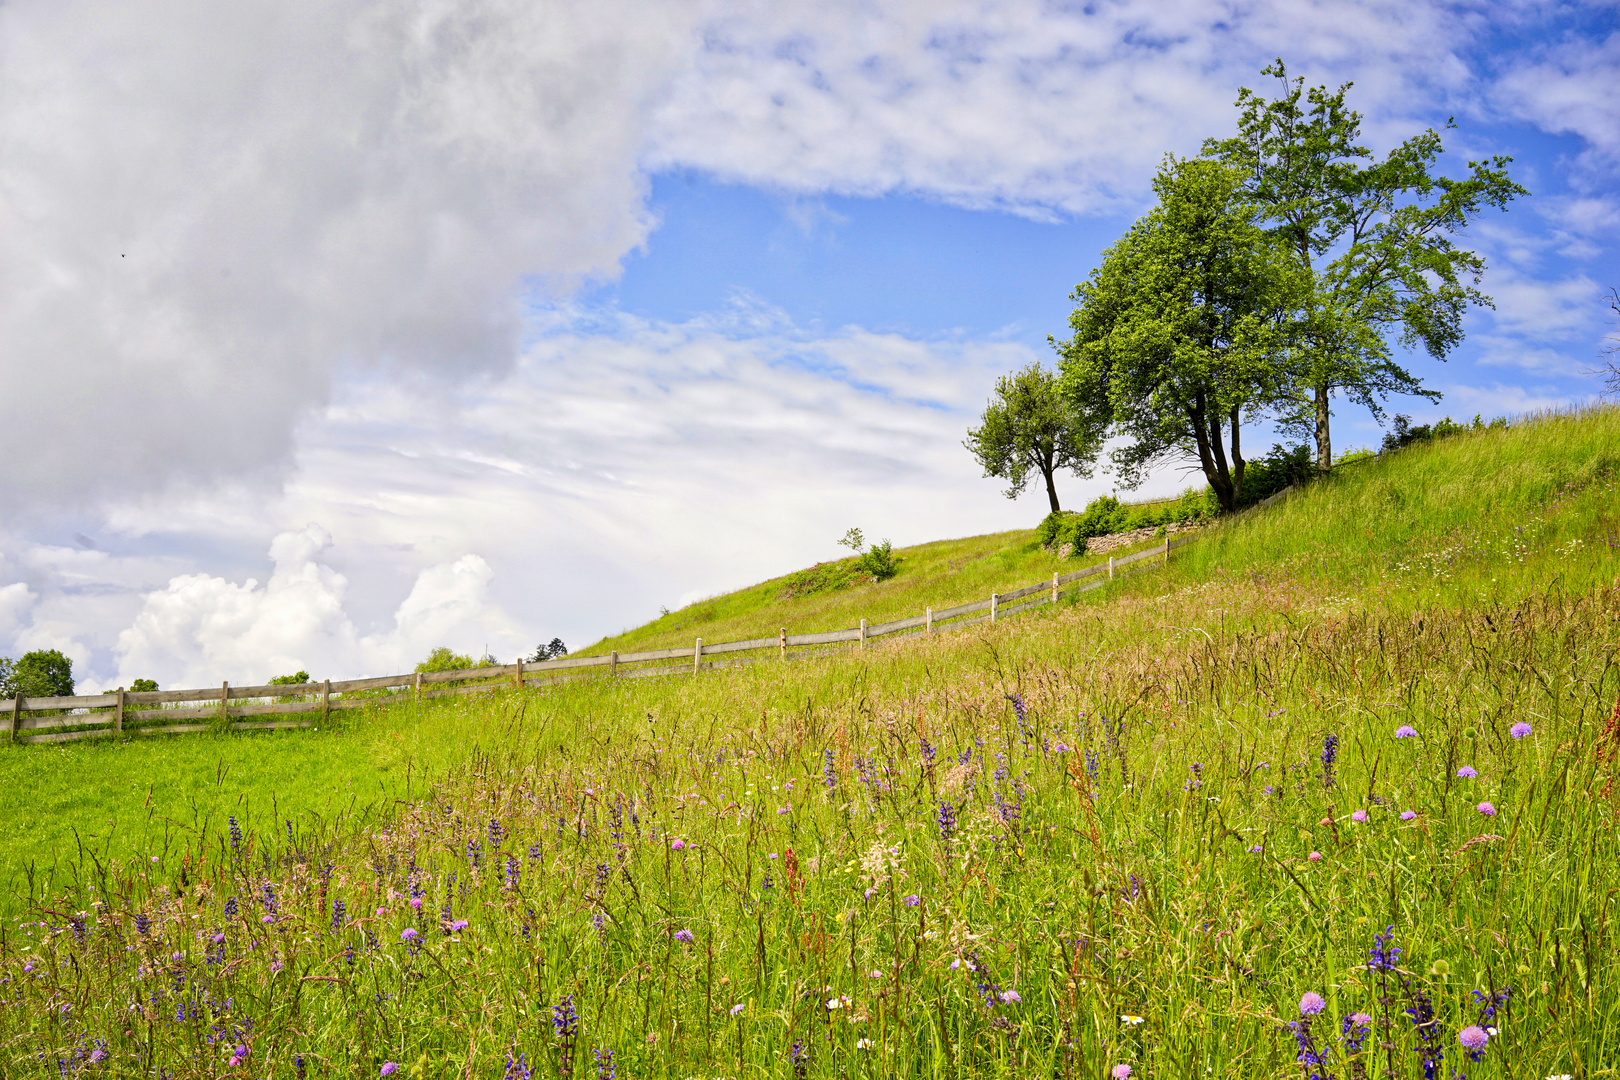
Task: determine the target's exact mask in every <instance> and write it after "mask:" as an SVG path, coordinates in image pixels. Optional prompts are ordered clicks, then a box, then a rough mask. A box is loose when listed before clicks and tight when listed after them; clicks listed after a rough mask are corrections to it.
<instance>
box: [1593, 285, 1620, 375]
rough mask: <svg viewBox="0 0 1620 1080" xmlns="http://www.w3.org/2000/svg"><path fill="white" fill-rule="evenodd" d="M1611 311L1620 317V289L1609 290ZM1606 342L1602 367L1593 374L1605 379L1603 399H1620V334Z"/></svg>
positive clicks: (1618, 323)
mask: <svg viewBox="0 0 1620 1080" xmlns="http://www.w3.org/2000/svg"><path fill="white" fill-rule="evenodd" d="M1609 309H1610V310H1611V311H1613V312H1614V313H1615V314H1616V315H1620V289H1610V290H1609ZM1616 325H1620V321H1617V323H1616ZM1605 340H1607V341H1608V344H1607V345H1606V346H1604V349H1603V354H1602V355H1603V362H1602V366H1600V367H1599V368H1597V369H1596V370H1595V371H1592V372H1591V374H1593V375H1597V376H1600V377H1601V378H1602V379H1603V392H1602V394H1601V396H1602V397H1610V398H1620V334H1610V335H1609V336H1608V338H1606V339H1605Z"/></svg>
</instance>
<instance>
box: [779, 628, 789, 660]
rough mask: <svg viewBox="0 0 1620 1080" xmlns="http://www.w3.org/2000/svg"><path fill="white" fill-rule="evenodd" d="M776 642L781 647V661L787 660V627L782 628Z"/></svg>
mask: <svg viewBox="0 0 1620 1080" xmlns="http://www.w3.org/2000/svg"><path fill="white" fill-rule="evenodd" d="M777 640H778V641H779V642H780V643H781V646H782V659H784V660H786V659H787V627H785V626H784V627H782V633H781V635H780V636H779V637H778V638H777Z"/></svg>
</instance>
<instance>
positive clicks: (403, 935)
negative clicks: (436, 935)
mask: <svg viewBox="0 0 1620 1080" xmlns="http://www.w3.org/2000/svg"><path fill="white" fill-rule="evenodd" d="M419 936H420V935H419V934H417V932H416V927H414V926H407V927H406V928H405V929H403V930H401V931H400V932H399V940H401V941H415V940H416V939H417V938H418V937H419Z"/></svg>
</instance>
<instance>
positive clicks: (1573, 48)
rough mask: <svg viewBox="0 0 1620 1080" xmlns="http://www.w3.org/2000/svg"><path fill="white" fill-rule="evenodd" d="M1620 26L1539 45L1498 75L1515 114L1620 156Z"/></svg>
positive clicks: (1500, 96)
mask: <svg viewBox="0 0 1620 1080" xmlns="http://www.w3.org/2000/svg"><path fill="white" fill-rule="evenodd" d="M1616 86H1620V31H1617V32H1614V33H1611V34H1610V35H1609V36H1608V38H1606V39H1605V40H1603V41H1589V40H1581V39H1575V40H1568V41H1563V42H1561V43H1559V44H1557V45H1553V46H1549V47H1546V48H1543V49H1540V50H1537V55H1535V56H1533V57H1532V58H1530V59H1528V60H1526V61H1524V62H1521V63H1519V64H1516V65H1515V66H1514V67H1513V68H1511V69H1510V70H1509V71H1508V72H1507V73H1506V74H1505V75H1503V77H1502V78H1501V79H1500V80H1498V82H1497V83H1496V86H1495V88H1494V97H1495V99H1496V101H1497V102H1498V103H1499V105H1500V106H1501V107H1502V108H1503V109H1504V110H1505V111H1506V112H1508V113H1509V114H1511V115H1514V116H1519V117H1522V118H1524V119H1526V120H1530V121H1533V122H1534V123H1535V124H1537V125H1538V126H1540V127H1541V128H1543V129H1545V130H1547V131H1554V132H1560V133H1569V134H1574V135H1579V136H1580V137H1581V138H1582V139H1584V140H1586V142H1587V144H1588V145H1589V146H1590V147H1591V149H1592V150H1593V151H1595V152H1596V153H1597V154H1598V155H1599V156H1600V157H1603V158H1607V159H1613V158H1615V157H1616V156H1617V155H1620V95H1617V94H1616V93H1615V87H1616Z"/></svg>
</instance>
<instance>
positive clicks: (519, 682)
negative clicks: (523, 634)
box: [514, 656, 523, 690]
mask: <svg viewBox="0 0 1620 1080" xmlns="http://www.w3.org/2000/svg"><path fill="white" fill-rule="evenodd" d="M517 668H518V669H517V675H516V676H515V678H516V680H517V681H516V683H515V684H514V685H515V686H517V688H518V689H519V690H521V689H523V657H521V656H520V657H518V662H517Z"/></svg>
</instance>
